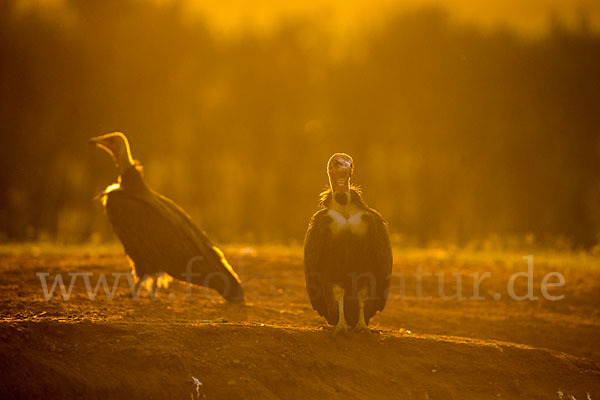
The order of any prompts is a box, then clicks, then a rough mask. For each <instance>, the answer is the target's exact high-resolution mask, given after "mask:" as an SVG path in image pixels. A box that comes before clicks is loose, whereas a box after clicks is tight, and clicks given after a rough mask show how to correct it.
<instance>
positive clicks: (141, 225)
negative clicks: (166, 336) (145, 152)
mask: <svg viewBox="0 0 600 400" xmlns="http://www.w3.org/2000/svg"><path fill="white" fill-rule="evenodd" d="M89 142H90V143H92V144H94V145H95V146H97V147H99V148H101V149H103V150H105V151H106V152H107V153H108V154H110V155H111V156H112V158H113V159H114V161H115V163H116V166H117V169H118V171H119V178H118V183H115V184H113V185H110V186H109V187H107V188H106V189H105V190H104V191H103V192H102V194H101V196H100V197H101V199H102V203H103V204H104V208H105V210H106V214H107V215H108V219H109V221H110V223H111V225H112V228H113V231H114V232H115V234H116V235H117V237H118V238H119V239H120V241H121V243H122V244H123V247H124V249H125V253H126V254H127V256H128V257H129V259H130V261H131V264H132V270H133V271H132V272H133V274H134V276H135V277H136V278H138V279H140V281H141V282H144V281H145V280H146V279H149V278H151V277H152V276H153V275H154V276H157V275H159V274H161V273H166V274H168V275H170V276H171V277H173V278H175V279H178V280H181V281H186V282H187V283H188V284H190V283H193V284H197V285H201V286H204V287H208V288H211V289H214V290H216V291H217V292H218V293H219V294H220V295H221V296H223V298H224V299H225V300H227V301H230V302H233V303H244V291H243V289H242V285H241V282H240V278H239V276H238V274H237V273H236V272H235V271H234V269H233V268H232V266H231V264H229V262H228V261H227V259H226V258H225V255H224V254H223V252H222V251H221V249H219V247H217V246H216V245H214V244H213V242H212V241H211V240H210V239H209V238H208V237H207V235H206V234H205V233H204V232H203V231H202V230H201V229H200V228H199V227H198V225H196V224H195V223H194V221H193V220H192V218H191V217H190V216H189V215H188V214H187V213H186V212H185V211H184V210H183V209H182V208H181V207H180V206H178V205H177V204H175V202H173V201H172V200H170V199H169V198H167V197H165V196H163V195H161V194H159V193H157V192H155V191H153V190H152V189H150V188H149V187H148V185H147V184H146V182H145V180H144V178H143V175H142V167H141V165H140V163H139V162H138V161H135V160H134V159H133V157H132V155H131V148H130V146H129V140H127V137H126V136H125V135H124V134H123V133H121V132H113V133H109V134H106V135H102V136H96V137H93V138H91V139H89ZM141 282H140V283H141ZM154 282H155V280H154ZM154 282H153V283H154ZM186 290H187V291H188V294H189V293H191V286H186ZM152 293H153V292H152V291H151V295H152Z"/></svg>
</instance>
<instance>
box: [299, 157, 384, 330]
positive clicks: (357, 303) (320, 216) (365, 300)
mask: <svg viewBox="0 0 600 400" xmlns="http://www.w3.org/2000/svg"><path fill="white" fill-rule="evenodd" d="M353 170H354V161H353V160H352V158H351V157H350V156H349V155H347V154H344V153H336V154H334V155H333V156H331V158H330V159H329V162H328V163H327V174H328V175H329V185H330V188H329V189H328V190H326V191H325V192H324V193H322V194H321V210H320V211H318V212H317V213H315V214H314V215H313V216H312V219H311V220H310V224H309V226H308V231H307V232H306V238H305V241H304V268H305V274H306V288H307V290H308V295H309V297H310V301H311V303H312V306H313V308H314V309H315V310H317V312H318V313H319V314H321V315H322V316H324V317H325V318H326V319H327V322H329V323H330V324H331V325H335V328H334V330H333V337H335V336H337V335H338V334H340V333H342V334H344V335H348V333H349V330H348V326H349V325H350V326H353V327H354V330H355V331H359V332H366V333H368V332H370V330H369V328H368V327H367V325H368V323H369V319H370V318H371V317H372V316H373V315H375V313H376V312H377V311H381V310H383V308H384V307H385V303H386V301H387V295H388V291H389V286H390V275H391V273H392V248H391V245H390V238H389V235H388V230H387V223H386V222H385V220H384V219H383V218H382V217H381V215H380V214H379V213H378V212H377V211H375V210H373V209H372V208H369V206H367V204H366V203H365V202H364V200H363V198H362V195H361V193H360V190H359V189H358V188H357V187H355V186H352V185H350V178H351V176H352V173H353Z"/></svg>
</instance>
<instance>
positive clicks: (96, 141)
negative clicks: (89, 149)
mask: <svg viewBox="0 0 600 400" xmlns="http://www.w3.org/2000/svg"><path fill="white" fill-rule="evenodd" d="M88 143H89V144H90V145H93V146H96V147H98V148H100V149H102V150H105V151H107V152H108V153H110V154H113V150H112V149H111V148H110V147H109V145H108V143H107V142H106V138H105V137H103V136H96V137H93V138H90V139H89V140H88Z"/></svg>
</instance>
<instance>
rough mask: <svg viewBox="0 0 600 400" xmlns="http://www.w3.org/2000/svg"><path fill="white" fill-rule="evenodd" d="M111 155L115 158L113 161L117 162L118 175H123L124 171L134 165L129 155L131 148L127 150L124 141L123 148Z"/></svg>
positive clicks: (127, 145) (127, 146)
mask: <svg viewBox="0 0 600 400" xmlns="http://www.w3.org/2000/svg"><path fill="white" fill-rule="evenodd" d="M113 157H114V158H115V162H116V163H117V168H118V169H119V175H123V174H124V173H125V171H127V170H128V169H129V168H131V167H133V166H135V162H134V161H133V157H131V150H129V144H128V143H125V146H124V148H122V149H121V150H120V151H119V153H118V154H113Z"/></svg>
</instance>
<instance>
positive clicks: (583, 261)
mask: <svg viewBox="0 0 600 400" xmlns="http://www.w3.org/2000/svg"><path fill="white" fill-rule="evenodd" d="M224 250H225V253H226V255H227V256H228V257H229V259H230V261H231V263H232V264H233V265H234V268H236V269H237V270H238V272H239V274H240V278H241V279H242V281H243V285H244V288H245V291H246V301H247V302H246V304H245V305H233V304H228V303H225V302H224V301H222V300H221V299H220V298H218V297H217V296H216V295H214V294H213V293H207V292H206V291H205V290H203V289H202V288H194V289H193V291H192V295H193V298H189V297H188V296H186V289H185V287H184V285H182V284H179V283H177V282H173V283H171V285H170V286H169V287H168V288H163V289H161V290H160V291H159V293H158V295H157V298H156V299H155V300H152V299H151V298H150V297H149V296H148V295H147V292H144V293H142V295H141V297H140V298H138V299H133V298H132V296H131V292H130V289H129V287H128V284H127V281H126V279H124V278H123V279H122V280H121V281H119V284H118V287H117V288H116V291H115V296H114V298H113V299H112V300H109V299H108V298H107V295H106V294H105V292H104V291H103V290H102V289H100V291H99V292H98V293H97V296H96V298H95V299H94V300H90V298H89V297H88V293H87V290H86V286H85V284H84V280H83V278H82V276H78V277H76V278H75V281H74V284H73V289H72V294H71V297H70V299H69V300H68V301H65V300H63V298H62V296H61V294H60V289H59V288H58V287H56V288H55V289H56V291H55V293H54V295H53V296H52V298H51V299H50V300H49V301H46V300H45V298H44V291H43V288H42V285H41V279H42V278H43V277H42V278H41V277H40V276H38V275H36V273H47V274H48V275H47V276H46V277H45V279H46V280H47V282H48V288H49V287H51V285H52V282H53V281H54V278H55V277H56V276H57V274H61V276H62V277H63V279H64V281H65V285H66V289H68V286H69V282H70V279H71V277H70V276H69V275H68V273H91V274H92V275H91V276H90V277H89V279H90V282H91V287H92V289H93V288H94V287H95V285H96V282H97V280H98V277H99V276H100V274H106V275H107V281H108V283H109V285H111V286H112V283H113V281H114V279H115V278H114V276H113V275H112V273H119V272H128V271H129V266H128V263H127V260H126V258H125V257H124V256H123V255H122V253H121V250H120V249H119V248H118V247H110V248H108V249H90V248H88V247H86V248H63V249H58V250H57V249H48V248H47V247H45V248H41V249H40V248H38V247H35V246H18V247H15V246H13V247H10V246H5V247H4V248H2V249H0V271H1V272H0V273H1V276H2V278H1V280H0V287H1V290H0V354H2V356H1V357H0V393H2V394H1V397H2V398H4V399H8V398H44V399H48V398H86V399H87V398H99V399H105V398H146V399H148V398H153V399H158V398H174V399H178V398H185V399H189V398H192V399H197V398H199V399H204V398H205V399H245V398H252V399H277V398H284V399H286V400H291V399H306V398H334V399H337V398H339V399H342V398H343V399H346V398H347V399H363V398H364V399H367V398H374V399H378V398H381V399H390V398H392V399H492V398H494V399H498V398H508V399H577V400H582V399H583V400H587V399H594V400H595V399H600V347H599V342H598V339H599V338H600V308H599V306H600V263H599V262H598V261H597V260H596V259H595V258H594V257H592V256H590V255H588V254H575V253H571V254H547V253H543V254H537V253H534V264H533V265H534V269H533V275H532V281H533V295H534V296H538V297H539V299H538V300H535V301H532V300H522V301H517V300H514V299H511V298H509V295H508V290H507V283H508V282H509V279H510V277H511V276H512V275H513V274H514V273H516V272H526V271H527V268H528V265H527V260H525V259H522V256H523V255H525V254H513V253H466V252H460V251H458V252H457V251H455V252H448V251H445V250H434V249H426V250H419V249H410V250H408V249H404V250H403V249H397V250H396V251H395V262H394V276H393V279H392V289H391V292H390V299H389V301H388V304H387V307H386V308H385V310H384V311H383V312H381V313H379V314H378V315H376V316H375V317H374V318H373V319H372V321H371V324H370V326H371V328H373V330H374V332H373V333H372V334H371V335H366V334H357V333H354V334H352V335H351V336H350V337H349V338H346V337H338V338H337V339H336V340H334V341H332V340H331V338H330V336H331V328H330V327H327V326H325V321H324V319H323V318H321V317H319V315H318V314H317V313H316V312H315V311H313V310H312V308H311V305H310V302H309V300H308V297H307V295H306V289H305V284H304V272H303V266H302V256H301V249H299V248H260V247H259V248H250V247H241V246H237V247H226V248H225V249H224ZM419 266H421V269H422V271H423V273H433V274H439V275H443V277H444V280H443V282H442V284H441V285H440V278H439V276H438V275H433V276H426V275H425V276H424V277H423V280H422V282H423V283H422V293H421V295H419V286H420V285H419V283H418V282H419V281H418V279H417V278H416V277H415V276H414V275H413V274H415V273H416V272H417V271H418V268H419ZM555 271H556V272H559V273H561V274H562V276H564V280H565V285H564V286H563V287H550V288H548V292H549V294H550V295H553V296H562V295H564V298H563V299H562V300H558V301H551V300H548V299H546V298H544V297H543V296H542V292H541V282H542V280H543V278H544V276H545V275H546V274H548V273H549V272H555ZM484 272H490V275H491V276H490V277H489V278H488V279H485V280H483V281H482V283H481V285H480V289H479V296H480V297H484V298H485V299H484V300H473V299H470V298H469V297H474V289H475V288H474V285H473V278H472V277H471V275H469V274H475V273H478V274H479V275H480V276H481V274H483V273H484ZM453 273H460V274H461V276H462V278H460V279H462V281H461V285H462V294H463V295H464V296H465V297H467V298H466V299H462V300H460V299H444V298H441V297H440V286H441V288H442V289H443V290H444V292H443V294H444V295H446V296H450V295H451V294H453V293H455V292H456V286H457V279H458V278H456V277H455V276H454V275H452V274H453ZM550 282H557V279H551V280H550ZM526 284H527V278H526V277H520V278H517V279H516V280H515V292H516V293H517V294H519V295H523V294H525V293H526V292H527V287H526ZM66 289H65V290H66ZM494 295H495V296H496V298H494ZM498 296H500V298H499V299H498Z"/></svg>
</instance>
